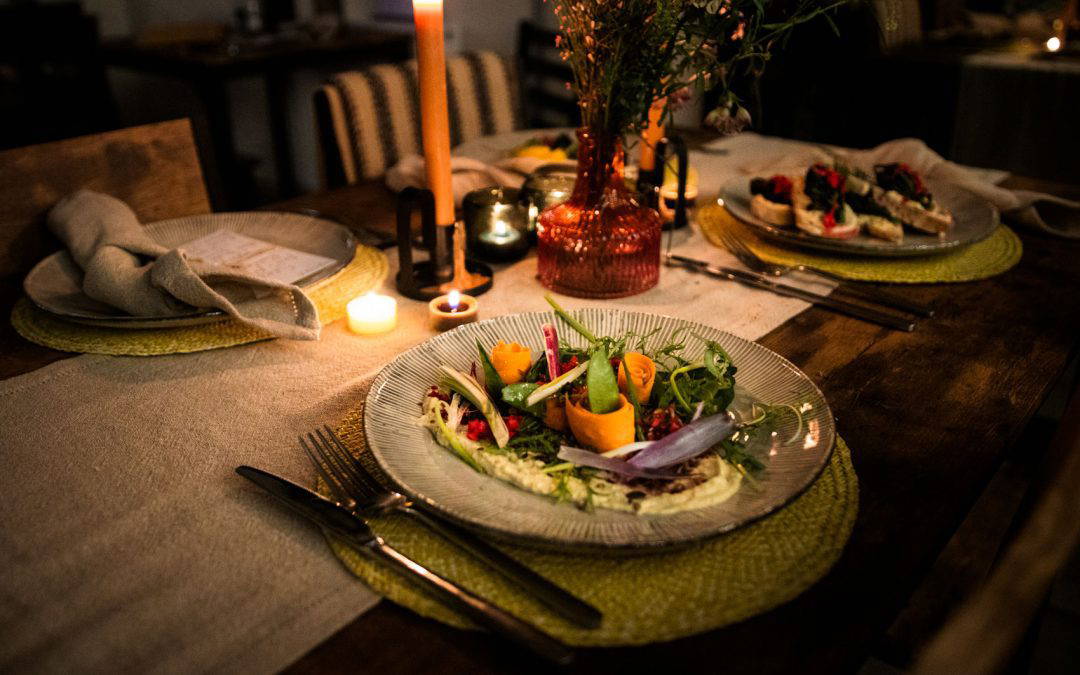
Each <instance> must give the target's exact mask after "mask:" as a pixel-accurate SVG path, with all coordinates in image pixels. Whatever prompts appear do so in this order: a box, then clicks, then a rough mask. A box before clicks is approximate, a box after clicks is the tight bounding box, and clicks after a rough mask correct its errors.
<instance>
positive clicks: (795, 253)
mask: <svg viewBox="0 0 1080 675" xmlns="http://www.w3.org/2000/svg"><path fill="white" fill-rule="evenodd" d="M697 222H698V226H699V227H700V228H701V231H702V233H703V234H704V235H705V237H706V238H707V239H708V240H709V241H710V242H711V243H712V244H713V245H715V246H719V247H721V248H723V244H722V243H721V242H720V240H719V239H718V238H717V231H718V230H721V229H724V228H733V229H735V230H736V231H737V232H738V234H739V235H740V238H741V239H742V240H743V241H744V242H745V243H746V244H747V246H749V247H750V248H752V249H753V250H754V253H757V254H758V255H759V256H760V257H762V258H764V259H765V260H768V261H769V262H773V263H778V264H781V265H800V264H801V265H809V266H812V267H817V268H819V269H823V270H826V271H828V272H833V273H835V274H839V275H840V276H842V277H844V278H846V279H852V280H856V281H884V282H891V283H903V284H922V283H941V282H956V281H975V280H977V279H986V278H987V277H992V276H995V275H998V274H1001V273H1002V272H1005V271H1006V270H1008V269H1010V268H1011V267H1013V266H1014V265H1016V263H1018V262H1020V257H1021V255H1023V252H1024V249H1023V245H1022V244H1021V243H1020V238H1019V237H1017V236H1016V233H1015V232H1013V231H1012V230H1010V229H1009V228H1008V227H1006V226H1005V225H999V226H998V228H997V229H996V230H994V232H993V234H991V235H990V236H989V237H987V238H986V239H983V240H982V241H980V242H977V243H974V244H971V245H970V246H965V247H963V248H961V249H960V250H958V251H952V252H950V253H942V254H940V255H929V256H919V257H916V258H869V257H855V256H841V255H829V254H826V253H814V252H811V251H804V250H795V249H791V248H785V247H782V246H777V245H775V244H773V243H770V242H766V241H764V240H762V239H760V238H758V237H756V236H752V235H751V234H750V231H749V230H748V229H747V228H746V226H745V225H743V224H742V223H740V222H739V221H738V220H737V219H736V218H735V217H734V216H732V215H731V214H730V213H729V212H728V210H727V209H725V208H724V207H723V206H720V205H717V204H709V205H708V206H705V207H702V208H701V209H700V210H699V211H698V214H697Z"/></svg>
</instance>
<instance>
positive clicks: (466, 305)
mask: <svg viewBox="0 0 1080 675" xmlns="http://www.w3.org/2000/svg"><path fill="white" fill-rule="evenodd" d="M479 309H480V303H479V302H477V300H476V298H474V297H472V296H471V295H463V294H462V293H461V292H459V291H450V292H449V293H447V294H446V295H440V296H439V297H437V298H435V299H434V300H432V301H431V302H429V303H428V311H429V312H430V314H431V325H432V326H434V328H435V330H440V331H443V330H450V329H451V328H456V327H457V326H460V325H462V324H466V323H472V322H473V321H476V317H477V316H478V314H479Z"/></svg>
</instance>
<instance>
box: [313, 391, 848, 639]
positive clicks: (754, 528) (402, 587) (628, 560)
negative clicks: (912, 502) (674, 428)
mask: <svg viewBox="0 0 1080 675" xmlns="http://www.w3.org/2000/svg"><path fill="white" fill-rule="evenodd" d="M362 417H363V416H362V412H360V411H353V412H352V413H351V414H350V415H349V416H348V417H347V418H346V420H345V421H344V422H343V423H342V424H341V426H340V427H339V429H338V433H339V434H340V435H341V436H342V438H343V440H344V441H345V443H346V445H348V446H349V448H350V449H351V450H352V451H353V453H354V454H356V455H357V456H358V457H361V458H362V459H363V452H364V441H363V431H362V430H361V428H360V424H361V419H362ZM367 459H368V460H370V458H367ZM366 463H367V462H366V461H365V464H366ZM858 502H859V488H858V481H857V480H856V478H855V471H854V469H853V468H852V466H851V454H850V452H849V451H848V448H847V445H846V444H845V443H844V442H843V441H842V440H837V445H836V451H835V452H834V453H833V456H832V459H831V460H830V462H829V464H828V466H826V468H825V471H824V472H823V473H822V475H821V477H820V478H818V480H817V481H816V482H815V483H814V484H813V485H812V486H811V487H810V489H809V490H807V492H806V493H804V494H803V495H802V496H800V497H799V498H798V499H796V500H795V501H794V502H792V503H791V504H790V505H789V506H788V507H787V508H785V509H782V510H780V511H778V512H777V513H774V514H773V515H771V516H769V517H767V518H764V519H762V520H760V521H758V522H757V523H754V524H752V525H749V526H747V527H744V528H742V529H740V530H737V531H735V532H733V533H731V534H726V535H722V536H720V537H717V538H715V539H711V540H708V541H705V542H701V543H697V544H694V545H693V546H692V547H690V548H686V549H681V550H679V551H674V552H671V553H650V554H643V555H627V554H619V555H615V554H606V555H581V554H569V553H554V552H550V551H540V550H536V549H531V548H527V547H523V546H509V545H500V548H502V549H503V550H505V551H506V552H507V553H509V554H510V555H513V556H514V557H515V558H517V559H518V560H520V561H521V562H523V563H525V564H526V565H528V566H529V567H531V568H533V569H535V570H536V571H537V572H539V573H540V574H543V575H544V576H546V577H547V578H549V579H551V580H552V581H554V582H555V583H557V584H559V585H560V586H562V587H563V588H566V589H567V590H569V591H570V592H572V593H574V594H575V595H577V596H578V597H581V598H583V599H585V600H587V601H588V602H590V603H592V604H594V605H595V606H596V607H598V608H599V609H600V610H601V611H602V612H603V613H604V621H603V624H602V625H601V627H600V628H598V629H596V630H591V631H590V630H583V629H578V628H575V627H573V626H571V625H569V624H568V623H566V622H565V621H563V620H561V619H559V618H558V617H556V616H554V615H552V614H551V613H550V612H549V611H548V610H546V609H545V608H544V607H543V606H541V605H540V604H539V603H537V602H536V601H534V600H532V599H530V598H529V597H528V596H526V595H525V594H523V593H521V592H519V591H517V590H516V589H514V588H513V587H512V586H509V585H508V584H506V583H505V582H504V581H503V580H502V578H501V577H499V576H497V575H495V574H493V573H491V572H490V571H489V570H488V569H487V568H485V567H484V566H483V565H482V564H480V563H478V562H475V561H474V560H473V559H472V558H471V557H469V556H468V555H467V554H464V553H462V552H461V551H459V550H457V549H456V548H454V547H453V546H452V545H450V544H447V543H446V542H445V541H443V540H442V539H441V538H439V537H436V536H435V535H432V534H431V533H430V532H428V531H427V530H426V529H424V528H423V527H422V526H420V525H417V524H416V523H415V522H413V521H412V520H410V519H407V518H405V517H402V516H387V517H383V518H378V519H374V520H373V521H372V528H373V529H374V530H375V532H376V533H378V534H379V535H380V536H382V537H383V538H384V539H386V541H387V542H388V543H389V544H391V545H392V546H394V547H395V548H398V549H399V550H401V551H402V552H403V553H405V554H406V555H408V556H410V557H412V558H413V559H415V560H416V561H418V562H420V563H421V564H423V565H426V566H428V567H429V568H430V569H432V570H434V571H436V572H438V573H440V574H442V575H444V576H446V577H448V578H450V579H452V580H454V581H457V582H459V583H461V584H462V585H463V586H465V587H467V588H469V589H470V590H472V591H475V592H476V593H478V594H480V595H481V596H483V597H485V598H488V599H489V600H492V601H494V602H495V603H497V604H499V605H501V606H502V607H504V608H506V609H507V610H509V611H510V612H512V613H514V614H516V615H518V616H521V617H525V618H528V620H530V621H532V622H533V623H535V624H536V625H537V626H538V627H540V628H541V629H543V630H545V631H547V632H549V633H550V634H552V635H554V636H556V637H558V638H560V639H562V640H564V641H565V642H567V643H568V644H572V645H582V646H614V645H640V644H646V643H650V642H662V641H666V640H674V639H676V638H680V637H684V636H687V635H693V634H695V633H701V632H704V631H708V630H713V629H715V628H719V627H721V626H725V625H727V624H731V623H735V622H737V621H741V620H743V619H746V618H748V617H751V616H754V615H755V614H760V613H762V612H765V611H767V610H769V609H772V608H773V607H776V606H777V605H780V604H783V603H784V602H787V601H788V600H791V599H792V598H794V597H795V596H797V595H799V594H800V593H802V592H803V591H804V590H806V589H807V588H808V587H809V586H810V585H812V584H813V583H814V582H816V581H817V580H818V579H820V578H821V577H822V576H824V574H825V573H826V572H827V571H828V570H829V568H830V567H832V565H833V564H834V563H835V562H836V560H837V558H839V557H840V552H841V551H842V550H843V548H844V544H845V543H846V542H847V539H848V536H849V535H850V534H851V528H852V526H853V525H854V523H855V515H856V512H857V511H858ZM329 542H330V547H331V548H332V549H333V551H334V554H335V555H336V556H337V557H338V558H339V559H340V560H341V561H342V562H343V563H344V564H345V566H346V567H348V568H349V569H350V570H351V571H352V572H353V573H354V574H355V575H356V576H358V577H360V578H361V579H362V580H363V581H364V582H365V583H366V584H368V585H369V586H370V587H371V588H372V589H374V590H375V591H376V592H377V593H379V594H380V595H383V596H385V597H387V598H389V599H390V600H393V601H394V602H396V603H397V604H399V605H403V606H405V607H408V608H409V609H411V610H413V611H414V612H416V613H417V614H420V615H421V616H425V617H429V618H432V619H436V620H438V621H441V622H443V623H446V624H449V625H451V626H457V627H460V628H470V627H472V626H471V624H470V623H469V622H468V621H467V620H466V619H465V618H463V617H462V616H461V615H459V614H457V613H456V612H454V611H452V610H450V609H447V608H446V607H445V606H444V605H442V604H440V603H439V602H437V601H436V600H434V599H432V598H431V597H430V596H428V595H426V594H424V593H422V592H420V591H419V590H417V588H416V586H414V585H412V584H411V583H409V582H408V581H405V580H403V579H402V577H400V576H399V575H397V574H396V573H394V572H392V571H391V570H389V569H388V568H386V567H384V566H382V565H379V564H377V563H373V562H371V561H370V560H368V559H367V558H363V557H361V556H359V555H358V554H356V552H355V551H353V550H352V549H350V548H349V547H348V546H346V545H345V544H343V543H341V542H340V541H339V540H336V539H335V538H334V537H332V536H331V537H329ZM778 639H782V636H778Z"/></svg>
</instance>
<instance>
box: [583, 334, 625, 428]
mask: <svg viewBox="0 0 1080 675" xmlns="http://www.w3.org/2000/svg"><path fill="white" fill-rule="evenodd" d="M585 382H586V384H588V385H589V410H591V411H592V412H594V413H596V414H597V415H606V414H607V413H609V412H611V411H613V410H615V409H616V408H618V407H619V380H618V379H617V378H616V377H615V370H614V369H613V368H612V367H611V362H610V361H609V360H608V357H607V354H606V353H605V352H604V351H603V350H602V349H598V350H596V351H595V352H593V355H592V358H590V359H589V370H588V373H587V374H586V375H585Z"/></svg>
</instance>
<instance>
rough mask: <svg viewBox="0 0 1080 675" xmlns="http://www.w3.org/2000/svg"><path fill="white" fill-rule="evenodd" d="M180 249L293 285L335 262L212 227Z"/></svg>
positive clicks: (205, 260)
mask: <svg viewBox="0 0 1080 675" xmlns="http://www.w3.org/2000/svg"><path fill="white" fill-rule="evenodd" d="M180 250H181V251H183V252H184V255H186V256H187V257H188V258H189V259H192V260H198V261H201V262H203V263H206V264H209V265H215V266H218V267H227V268H232V269H233V270H235V271H236V272H237V273H240V274H247V275H250V276H253V277H258V278H260V279H267V280H270V281H277V282H279V283H283V284H294V283H296V282H298V281H300V280H301V279H305V278H307V277H310V276H312V275H313V274H316V273H318V272H321V271H322V270H324V269H326V268H327V267H328V266H330V265H333V264H334V263H335V262H336V261H335V260H333V259H332V258H327V257H326V256H321V255H315V254H314V253H305V252H304V251H297V250H296V249H294V248H289V247H287V246H279V245H278V244H272V243H270V242H268V241H263V240H261V239H255V238H252V237H248V236H246V235H243V234H240V233H239V232H233V231H232V230H215V231H214V232H211V233H210V234H208V235H205V236H203V237H199V238H198V239H195V240H194V241H189V242H188V243H186V244H184V245H183V246H181V247H180Z"/></svg>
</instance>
